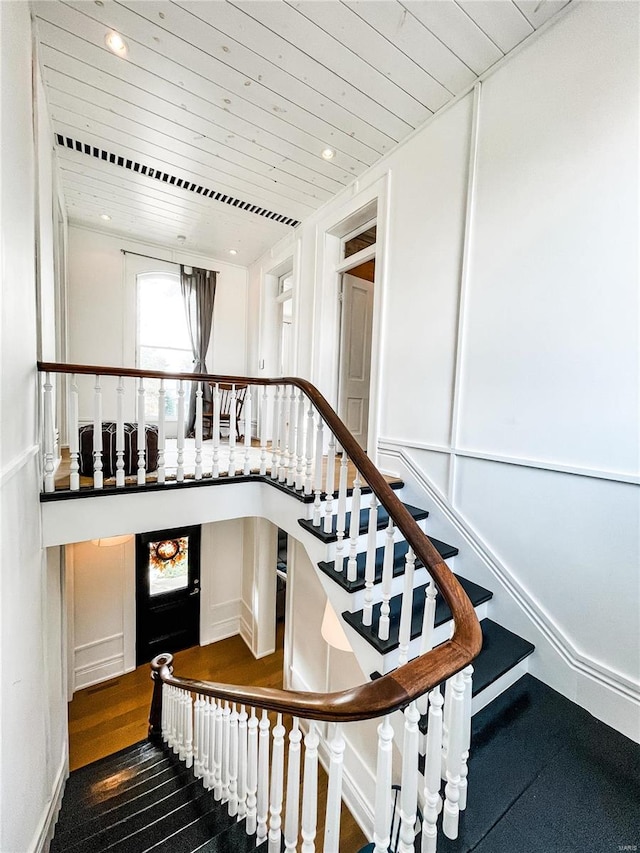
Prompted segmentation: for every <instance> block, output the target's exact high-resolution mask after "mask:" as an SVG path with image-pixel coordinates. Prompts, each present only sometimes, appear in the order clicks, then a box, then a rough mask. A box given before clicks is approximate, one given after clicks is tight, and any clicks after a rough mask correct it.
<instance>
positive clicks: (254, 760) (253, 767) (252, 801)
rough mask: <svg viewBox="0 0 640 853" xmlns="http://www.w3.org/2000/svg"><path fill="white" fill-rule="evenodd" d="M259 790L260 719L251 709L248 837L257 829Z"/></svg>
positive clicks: (248, 767) (248, 726) (249, 723)
mask: <svg viewBox="0 0 640 853" xmlns="http://www.w3.org/2000/svg"><path fill="white" fill-rule="evenodd" d="M257 790H258V718H257V717H256V709H255V708H252V709H251V716H250V717H249V722H248V725H247V823H246V829H247V835H254V834H255V831H256V827H257Z"/></svg>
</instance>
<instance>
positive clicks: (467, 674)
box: [458, 665, 473, 812]
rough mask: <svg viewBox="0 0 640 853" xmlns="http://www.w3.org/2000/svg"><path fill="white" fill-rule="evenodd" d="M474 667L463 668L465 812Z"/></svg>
mask: <svg viewBox="0 0 640 853" xmlns="http://www.w3.org/2000/svg"><path fill="white" fill-rule="evenodd" d="M472 676H473V667H472V666H471V665H469V666H466V667H465V668H464V669H463V670H462V680H463V686H464V711H463V717H462V758H461V767H460V799H459V801H458V808H459V809H460V811H461V812H463V811H464V810H465V809H466V807H467V787H468V781H469V779H468V777H469V765H468V761H469V750H470V748H471V698H472Z"/></svg>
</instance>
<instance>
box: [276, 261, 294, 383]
mask: <svg viewBox="0 0 640 853" xmlns="http://www.w3.org/2000/svg"><path fill="white" fill-rule="evenodd" d="M292 286H293V273H292V272H287V273H285V274H284V275H281V276H279V278H278V297H277V300H276V301H277V302H278V305H279V308H280V318H279V326H280V341H279V359H278V360H279V365H278V369H279V372H280V375H281V376H288V375H289V374H290V373H291V372H292V371H291V367H292V365H291V328H292V325H291V324H292V323H293V289H292Z"/></svg>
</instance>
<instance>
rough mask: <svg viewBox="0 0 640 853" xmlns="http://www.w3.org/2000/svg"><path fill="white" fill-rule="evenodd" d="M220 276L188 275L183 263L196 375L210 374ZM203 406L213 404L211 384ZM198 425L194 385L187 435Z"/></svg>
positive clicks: (182, 281) (193, 272)
mask: <svg viewBox="0 0 640 853" xmlns="http://www.w3.org/2000/svg"><path fill="white" fill-rule="evenodd" d="M216 278H217V273H215V272H213V271H212V270H203V269H199V268H198V267H191V272H190V273H187V272H185V268H184V266H183V265H182V264H180V286H181V288H182V298H183V300H184V307H185V311H186V313H187V326H188V328H189V336H190V338H191V347H192V349H193V372H194V373H207V372H208V371H207V365H206V363H205V358H206V357H207V349H208V346H209V339H210V337H211V326H212V325H213V304H214V302H215V299H216ZM202 391H203V397H202V404H203V406H204V405H205V403H208V404H209V405H211V404H212V396H211V387H210V386H209V384H208V383H205V384H204V387H203V389H202ZM195 424H196V386H195V383H192V386H191V394H190V395H189V412H188V417H187V421H186V425H185V435H186V436H192V435H194V432H195Z"/></svg>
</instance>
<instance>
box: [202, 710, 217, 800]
mask: <svg viewBox="0 0 640 853" xmlns="http://www.w3.org/2000/svg"><path fill="white" fill-rule="evenodd" d="M215 737H216V701H215V699H211V698H210V697H209V696H207V698H206V699H205V707H204V754H205V764H204V776H203V783H204V787H205V788H206V789H207V791H212V790H213V782H214V778H213V759H214V752H215Z"/></svg>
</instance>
